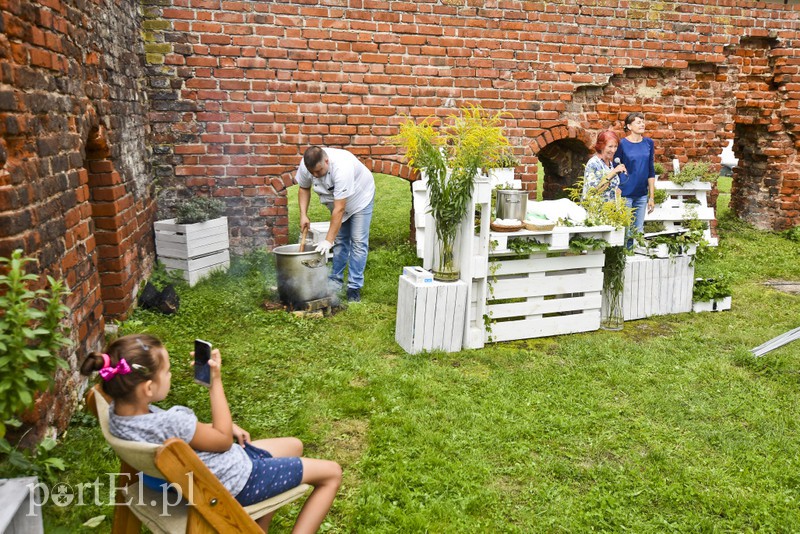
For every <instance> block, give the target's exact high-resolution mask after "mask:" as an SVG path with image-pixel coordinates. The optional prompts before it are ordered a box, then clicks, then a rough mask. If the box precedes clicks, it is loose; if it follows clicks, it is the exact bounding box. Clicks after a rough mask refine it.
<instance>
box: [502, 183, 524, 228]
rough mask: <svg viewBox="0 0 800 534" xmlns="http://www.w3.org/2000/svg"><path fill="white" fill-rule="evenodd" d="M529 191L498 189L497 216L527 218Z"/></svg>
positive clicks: (522, 219)
mask: <svg viewBox="0 0 800 534" xmlns="http://www.w3.org/2000/svg"><path fill="white" fill-rule="evenodd" d="M527 209H528V192H527V191H517V190H514V189H498V190H497V218H498V219H518V220H520V221H524V220H525V212H526V211H527Z"/></svg>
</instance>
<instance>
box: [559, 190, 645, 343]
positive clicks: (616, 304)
mask: <svg viewBox="0 0 800 534" xmlns="http://www.w3.org/2000/svg"><path fill="white" fill-rule="evenodd" d="M568 192H569V195H570V198H571V199H572V200H573V201H575V202H577V203H578V204H580V205H581V206H582V207H583V208H584V209H585V210H586V221H585V222H584V224H585V225H586V226H601V225H610V226H613V227H614V228H616V229H620V228H627V227H628V226H630V224H631V222H632V221H633V209H631V208H629V207H628V206H627V205H625V199H623V198H622V197H619V196H618V197H616V198H615V199H614V200H610V201H608V200H606V199H605V198H604V197H603V195H602V194H601V193H600V192H599V191H598V190H597V189H596V188H593V187H590V188H588V189H587V191H586V192H585V193H584V191H583V180H581V181H579V182H578V183H576V184H575V185H574V186H573V187H572V188H570V189H569V190H568ZM603 253H604V255H605V261H604V264H603V308H602V317H601V320H600V326H601V328H604V329H606V330H621V329H622V324H623V320H624V319H623V309H622V292H623V289H624V282H625V263H626V258H627V256H628V255H629V254H632V253H633V252H632V251H629V250H628V249H626V248H625V247H623V246H614V247H605V248H604V249H603Z"/></svg>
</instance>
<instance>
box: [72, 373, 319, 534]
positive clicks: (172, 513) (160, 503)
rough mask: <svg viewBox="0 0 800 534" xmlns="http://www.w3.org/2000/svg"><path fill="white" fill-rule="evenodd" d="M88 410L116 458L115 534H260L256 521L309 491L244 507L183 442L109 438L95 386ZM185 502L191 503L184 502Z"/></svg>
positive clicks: (304, 486)
mask: <svg viewBox="0 0 800 534" xmlns="http://www.w3.org/2000/svg"><path fill="white" fill-rule="evenodd" d="M86 406H87V407H88V409H89V410H90V411H91V412H92V413H93V414H94V415H95V416H97V419H98V421H99V422H100V428H101V430H102V431H103V436H104V437H105V438H106V441H107V442H108V444H109V445H111V448H112V449H114V452H116V453H117V456H118V457H119V459H120V471H119V472H120V474H121V476H120V477H119V479H118V481H117V495H116V503H117V504H116V506H115V510H114V521H113V524H112V527H111V531H112V533H114V534H133V533H137V534H138V533H139V532H140V531H141V526H142V523H144V524H145V525H146V526H147V527H148V528H149V529H150V530H152V531H153V532H154V533H156V534H161V533H163V534H175V533H179V532H186V533H206V532H223V533H228V532H242V533H260V532H262V530H261V528H259V526H258V525H257V524H256V522H255V520H256V519H258V518H260V517H263V516H265V515H267V514H269V513H271V512H274V511H275V510H277V509H278V508H280V507H281V506H283V505H285V504H289V503H290V502H293V501H295V500H297V499H299V498H300V497H302V496H303V495H304V494H305V493H306V492H307V491H308V489H309V488H310V486H309V485H307V484H301V485H300V486H298V487H296V488H293V489H290V490H289V491H286V492H284V493H281V494H280V495H276V496H275V497H272V498H270V499H267V500H266V501H262V502H260V503H256V504H253V505H250V506H244V507H243V506H242V505H241V504H239V502H238V501H237V500H236V499H235V498H234V497H233V496H232V495H231V494H230V492H229V491H228V490H227V489H225V486H223V485H222V483H221V482H220V481H219V479H217V477H216V476H214V474H213V473H211V471H209V470H208V468H207V467H206V466H205V464H204V463H203V462H202V461H201V460H200V458H198V456H197V454H196V453H195V452H194V450H193V449H192V448H191V447H190V446H189V444H188V443H186V442H185V441H183V440H181V439H178V438H171V439H168V440H166V441H165V442H164V443H163V444H162V445H155V444H151V443H144V442H137V441H127V440H123V439H119V438H117V437H114V436H112V435H111V434H110V433H109V431H108V406H109V403H108V400H107V399H106V397H105V394H104V393H103V392H102V390H101V389H100V385H99V384H98V385H96V386H95V387H94V388H92V389H90V390H89V393H88V394H87V395H86ZM140 471H141V472H144V473H145V474H147V475H150V476H153V477H156V478H160V479H164V480H166V481H167V482H170V483H172V484H173V485H175V486H178V487H180V489H181V494H182V495H183V496H184V502H183V503H181V504H178V505H172V506H167V505H166V503H164V498H165V497H164V494H163V492H160V491H153V490H151V489H150V488H148V487H147V486H145V485H144V484H143V483H142V482H141V480H140V479H139V476H138V475H137V473H139V472H140ZM125 474H127V475H128V476H127V477H126V476H125ZM126 478H127V480H126ZM167 499H168V501H167V502H168V503H174V502H176V501H177V495H171V496H167ZM187 500H190V501H191V502H190V503H186V501H187ZM164 506H166V508H165V507H164ZM165 510H166V511H167V512H168V513H167V515H164V511H165Z"/></svg>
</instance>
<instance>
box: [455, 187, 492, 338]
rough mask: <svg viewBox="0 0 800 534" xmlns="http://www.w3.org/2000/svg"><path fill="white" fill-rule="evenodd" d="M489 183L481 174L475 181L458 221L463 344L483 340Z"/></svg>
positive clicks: (486, 280)
mask: <svg viewBox="0 0 800 534" xmlns="http://www.w3.org/2000/svg"><path fill="white" fill-rule="evenodd" d="M491 207H492V187H491V184H490V183H489V177H488V176H484V175H481V176H479V177H478V178H477V180H476V183H475V190H474V192H473V195H472V202H471V205H470V208H469V209H468V210H467V216H466V217H465V218H464V221H462V222H461V229H460V235H461V240H460V249H459V255H460V258H461V280H463V281H464V282H465V283H466V284H467V303H468V307H467V309H468V313H467V318H466V322H465V324H464V338H463V344H464V347H466V348H481V347H483V345H484V340H485V328H486V326H485V324H484V320H483V316H484V314H485V313H486V294H487V291H488V287H489V286H488V274H489V273H488V266H489V225H490V223H491V217H492V213H491ZM476 211H479V212H480V216H481V217H480V220H481V224H480V227H479V228H478V229H477V230H478V233H477V235H476V234H475V212H476Z"/></svg>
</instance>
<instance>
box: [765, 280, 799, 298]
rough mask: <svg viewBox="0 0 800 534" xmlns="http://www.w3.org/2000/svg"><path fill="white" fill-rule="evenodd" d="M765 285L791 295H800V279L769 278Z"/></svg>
mask: <svg viewBox="0 0 800 534" xmlns="http://www.w3.org/2000/svg"><path fill="white" fill-rule="evenodd" d="M764 285H765V286H767V287H771V288H772V289H777V290H778V291H783V292H784V293H789V294H790V295H800V280H768V281H766V282H764Z"/></svg>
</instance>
